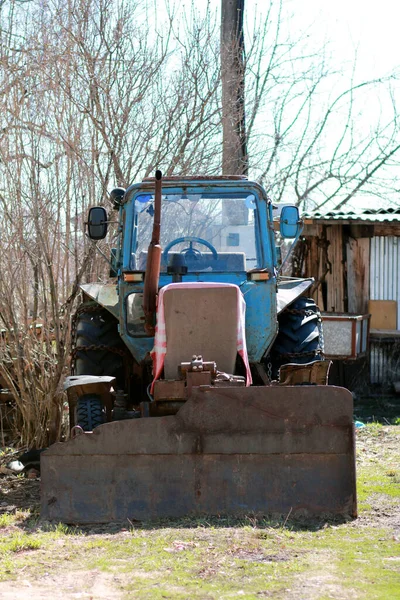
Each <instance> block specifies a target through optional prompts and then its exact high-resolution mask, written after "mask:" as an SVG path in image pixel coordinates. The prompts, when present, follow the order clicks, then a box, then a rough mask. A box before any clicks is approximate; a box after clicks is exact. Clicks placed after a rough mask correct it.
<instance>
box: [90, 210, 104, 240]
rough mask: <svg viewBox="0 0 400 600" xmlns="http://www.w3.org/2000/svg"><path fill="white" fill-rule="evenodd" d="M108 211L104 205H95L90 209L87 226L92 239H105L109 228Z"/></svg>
mask: <svg viewBox="0 0 400 600" xmlns="http://www.w3.org/2000/svg"><path fill="white" fill-rule="evenodd" d="M107 221H108V217H107V211H106V209H105V208H103V207H102V206H93V207H92V208H91V209H90V210H89V215H88V221H87V228H88V235H89V237H90V239H91V240H104V238H105V237H106V235H107V229H108V222H107Z"/></svg>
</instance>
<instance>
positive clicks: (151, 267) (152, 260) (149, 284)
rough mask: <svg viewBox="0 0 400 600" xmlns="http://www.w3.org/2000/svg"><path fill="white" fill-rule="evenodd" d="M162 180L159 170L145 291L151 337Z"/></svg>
mask: <svg viewBox="0 0 400 600" xmlns="http://www.w3.org/2000/svg"><path fill="white" fill-rule="evenodd" d="M161 179H162V173H161V171H158V170H157V171H156V177H155V194H154V221H153V234H152V236H151V242H150V245H149V248H148V253H147V266H146V275H145V279H144V291H143V311H144V317H145V321H144V327H145V330H146V333H147V334H148V335H151V336H153V335H154V331H155V316H156V300H157V293H158V280H159V278H160V266H161V253H162V249H161V246H160V229H161Z"/></svg>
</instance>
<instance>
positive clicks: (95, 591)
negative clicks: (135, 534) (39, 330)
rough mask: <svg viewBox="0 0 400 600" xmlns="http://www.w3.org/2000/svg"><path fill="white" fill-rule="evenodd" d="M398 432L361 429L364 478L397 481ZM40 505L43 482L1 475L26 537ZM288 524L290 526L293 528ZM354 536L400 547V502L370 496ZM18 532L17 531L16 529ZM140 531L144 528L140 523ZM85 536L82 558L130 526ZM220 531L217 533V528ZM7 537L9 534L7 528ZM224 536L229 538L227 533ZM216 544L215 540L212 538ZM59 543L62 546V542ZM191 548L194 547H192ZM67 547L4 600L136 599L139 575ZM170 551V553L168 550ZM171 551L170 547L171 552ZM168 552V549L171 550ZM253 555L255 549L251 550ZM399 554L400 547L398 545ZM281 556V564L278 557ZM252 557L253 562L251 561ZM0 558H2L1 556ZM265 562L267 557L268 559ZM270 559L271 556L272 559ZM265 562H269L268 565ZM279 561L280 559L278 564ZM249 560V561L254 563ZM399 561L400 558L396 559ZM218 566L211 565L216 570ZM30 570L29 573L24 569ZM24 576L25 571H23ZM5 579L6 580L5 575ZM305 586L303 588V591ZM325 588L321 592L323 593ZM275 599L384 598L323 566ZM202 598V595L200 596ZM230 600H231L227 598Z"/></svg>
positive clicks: (4, 503) (1, 585)
mask: <svg viewBox="0 0 400 600" xmlns="http://www.w3.org/2000/svg"><path fill="white" fill-rule="evenodd" d="M398 432H399V428H398V427H393V426H392V427H380V428H375V429H374V430H373V429H370V428H365V429H360V430H359V431H358V432H357V463H358V471H359V477H363V473H364V472H366V471H365V469H368V468H374V465H378V466H380V467H381V466H382V464H383V465H385V466H384V469H385V470H386V471H385V472H386V476H388V475H390V474H391V473H392V472H393V473H394V474H395V475H396V477H397V476H398V474H399V472H400V464H399V456H400V455H399V442H400V436H399V433H398ZM39 504H40V480H39V479H25V478H22V477H15V476H9V475H5V476H1V475H0V518H1V515H12V514H15V513H16V512H18V511H30V513H29V517H27V518H26V520H25V521H23V520H22V521H21V522H20V523H18V528H19V529H20V531H21V533H35V532H37V531H38V530H39V529H40V528H41V527H42V524H41V522H40V520H39V521H38V517H39ZM288 525H290V524H289V523H288ZM348 526H349V535H350V533H351V531H354V530H357V531H358V532H362V531H363V530H365V529H366V528H374V529H377V530H380V529H382V530H386V531H388V533H389V537H391V538H392V539H393V540H395V541H396V542H400V502H398V501H397V502H396V501H393V498H389V497H388V496H387V495H385V494H384V493H373V494H371V495H370V496H368V505H367V508H364V509H361V511H360V515H359V517H358V519H357V520H355V521H353V522H350V523H349V524H348ZM13 527H14V526H13ZM139 527H140V524H139ZM79 529H80V532H81V534H82V535H81V536H80V537H79V536H76V537H74V539H73V546H74V548H75V549H76V552H77V553H79V545H80V544H81V543H82V544H83V543H85V544H87V543H88V540H89V541H90V540H94V543H95V544H98V543H99V541H100V542H101V540H104V542H105V543H108V542H110V541H112V543H113V544H117V543H119V542H121V541H123V540H124V539H127V536H129V535H130V532H129V525H128V524H107V525H102V526H85V527H81V528H79ZM213 529H215V528H213ZM3 531H5V532H7V529H5V530H4V529H3ZM310 531H313V532H315V531H316V528H315V527H314V525H311V526H310ZM232 532H233V533H232V534H231V535H234V536H236V535H239V536H240V531H239V532H238V531H237V529H233V530H232ZM204 535H205V536H207V535H208V534H207V529H206V530H205V531H204ZM224 535H228V534H227V533H226V532H225V533H224ZM210 539H211V538H210ZM57 543H58V542H57ZM185 543H187V542H181V544H183V549H185V546H184V544H185ZM190 543H191V542H190ZM63 544H64V542H63V541H62V538H61V539H60V542H59V546H60V553H59V556H56V555H53V557H52V560H51V561H50V564H51V565H52V566H51V569H48V570H45V571H44V572H43V571H42V572H41V573H40V574H38V573H34V572H32V569H31V568H30V567H23V568H22V572H20V573H19V574H18V578H17V579H16V580H13V578H12V577H10V579H9V580H5V581H1V582H0V598H1V599H2V600H19V599H24V600H25V599H26V598H29V599H30V600H39V599H42V598H43V599H44V598H46V600H48V599H49V598H51V599H58V598H60V599H61V598H62V599H66V600H73V599H78V598H79V599H92V600H97V599H99V600H102V599H111V598H112V599H116V600H118V599H119V598H121V599H122V598H135V597H136V596H135V594H133V595H129V593H127V592H126V591H124V589H126V586H125V587H124V584H126V583H127V582H128V581H130V578H131V577H132V575H134V573H129V574H127V573H126V572H125V573H124V572H121V573H119V572H112V573H110V572H105V571H104V570H101V569H99V568H85V565H84V564H79V563H77V562H76V561H75V560H74V556H72V555H66V553H65V551H64V549H63ZM164 550H165V548H164ZM167 550H168V548H167ZM168 551H169V550H168ZM175 551H176V552H179V551H180V548H179V547H178V549H176V547H175V546H172V549H171V552H172V553H173V552H175ZM294 551H295V550H293V551H291V550H290V549H288V548H285V549H284V550H282V552H281V553H280V554H279V553H278V554H274V558H273V560H274V561H275V562H277V568H280V563H282V568H285V563H286V561H287V560H289V558H291V552H294ZM43 552H45V550H38V551H37V556H38V561H39V562H40V556H41V554H43ZM243 552H244V553H246V552H247V550H243V549H239V550H237V553H238V554H237V555H238V556H239V557H240V556H241V554H240V553H242V554H243ZM249 552H250V550H249ZM399 555H400V545H399ZM280 556H281V560H280V559H279V557H280ZM250 558H251V557H250ZM0 559H1V556H0ZM264 559H265V557H264V558H263V560H264ZM267 559H268V557H267ZM267 559H265V560H267ZM278 559H279V560H278ZM46 560H47V562H46V564H48V556H47V555H46ZM249 560H250V559H249ZM393 560H395V557H394V558H393ZM212 568H213V566H212V565H211V566H210V569H212ZM25 569H26V570H25ZM24 571H25V572H24ZM137 577H143V573H140V572H138V573H137ZM149 577H156V575H154V573H153V574H149ZM3 579H4V576H3ZM299 586H300V587H299ZM322 588H323V589H324V593H322V591H321V589H322ZM263 595H264V596H271V597H272V596H273V597H275V598H285V600H286V598H287V599H293V600H294V599H295V598H296V600H298V599H300V600H302V599H303V600H314V599H315V600H317V599H320V598H335V599H341V598H343V599H344V598H346V599H347V598H366V597H368V598H375V597H377V598H380V597H381V596H374V595H371V596H364V595H362V594H361V595H359V594H358V593H357V591H354V590H353V591H352V590H348V589H346V590H344V589H342V588H341V586H340V583H339V582H338V577H337V574H335V573H333V572H332V570H331V568H330V565H329V563H328V562H327V563H326V564H325V565H321V572H320V573H318V572H315V571H314V572H312V573H311V572H310V573H307V572H306V573H304V574H303V575H300V576H299V577H298V584H297V587H296V589H289V588H288V589H287V590H286V592H285V593H284V595H279V594H278V595H276V594H275V593H269V592H265V594H261V596H263ZM259 596H260V594H258V595H254V596H253V595H248V594H246V593H243V594H242V593H240V589H238V591H237V593H235V594H234V595H233V596H232V597H244V598H253V597H254V598H257V597H259ZM140 597H141V598H142V597H143V598H145V597H146V598H147V597H149V598H151V597H152V595H151V593H150V595H147V596H146V595H141V596H140ZM154 597H155V598H159V597H160V598H161V597H168V598H172V597H173V594H172V595H170V594H168V595H167V596H162V595H161V596H158V595H155V596H154ZM176 597H179V598H184V597H187V598H190V597H191V595H190V592H188V595H187V596H185V595H182V593H180V594H178V595H177V596H176ZM196 597H201V596H196ZM217 597H218V595H212V594H211V595H209V594H208V593H207V594H206V595H204V598H217ZM224 597H231V596H224ZM392 597H393V598H396V597H397V598H400V573H399V588H398V596H395V595H394V596H392Z"/></svg>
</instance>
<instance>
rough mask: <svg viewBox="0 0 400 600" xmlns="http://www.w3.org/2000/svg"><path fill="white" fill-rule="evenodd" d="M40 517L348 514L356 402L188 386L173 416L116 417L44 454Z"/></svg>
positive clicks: (336, 396)
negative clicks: (189, 391) (183, 401)
mask: <svg viewBox="0 0 400 600" xmlns="http://www.w3.org/2000/svg"><path fill="white" fill-rule="evenodd" d="M41 477H42V498H41V514H42V517H43V518H45V519H47V520H55V521H63V522H66V523H104V522H110V521H124V520H126V519H130V520H132V519H136V520H139V521H142V520H149V519H154V518H161V517H182V516H185V515H186V516H188V515H190V516H196V515H204V514H207V515H222V514H225V515H226V514H228V515H234V516H241V515H242V516H243V515H249V514H260V515H271V514H285V515H287V514H289V513H290V514H291V515H298V516H299V515H301V516H316V515H324V516H325V515H348V516H351V517H355V516H356V510H357V509H356V477H355V446H354V426H353V401H352V396H351V394H350V392H349V391H348V390H345V389H343V388H338V387H333V386H293V387H291V386H290V387H283V386H282V387H278V386H276V387H272V386H271V387H248V388H235V387H226V388H221V387H220V388H213V387H198V388H193V391H192V395H191V397H190V398H189V399H188V401H187V402H186V404H185V405H184V406H183V407H182V408H181V409H180V410H179V412H178V413H177V414H176V415H174V416H166V417H154V418H143V419H137V420H131V421H116V422H113V423H106V424H104V425H101V426H99V427H98V428H97V429H95V430H94V431H93V432H90V433H83V434H81V435H79V436H78V437H76V438H74V439H71V440H69V441H68V442H65V443H58V444H54V445H53V446H51V447H50V448H49V449H48V450H47V451H45V452H43V453H42V454H41Z"/></svg>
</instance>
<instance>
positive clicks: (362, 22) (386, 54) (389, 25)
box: [249, 0, 400, 79]
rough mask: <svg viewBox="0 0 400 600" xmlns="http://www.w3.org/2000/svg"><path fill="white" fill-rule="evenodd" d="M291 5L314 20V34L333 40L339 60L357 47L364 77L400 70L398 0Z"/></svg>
mask: <svg viewBox="0 0 400 600" xmlns="http://www.w3.org/2000/svg"><path fill="white" fill-rule="evenodd" d="M249 4H250V2H249ZM291 7H292V11H293V13H294V14H295V16H296V19H299V22H300V23H304V24H305V25H306V24H307V21H308V20H309V21H314V25H313V26H312V30H313V32H314V34H315V35H316V36H318V34H320V35H321V38H324V37H326V39H330V40H331V44H332V48H333V49H334V50H335V53H336V54H337V57H338V61H345V60H346V59H348V60H352V59H353V56H354V52H355V51H357V63H358V72H359V76H360V77H362V78H364V79H369V78H372V77H376V76H380V75H384V74H387V73H388V72H389V71H393V70H397V71H400V68H399V65H400V48H399V28H400V4H399V3H398V2H396V0H375V1H374V2H373V1H372V0H333V1H328V0H297V1H292V2H291Z"/></svg>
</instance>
